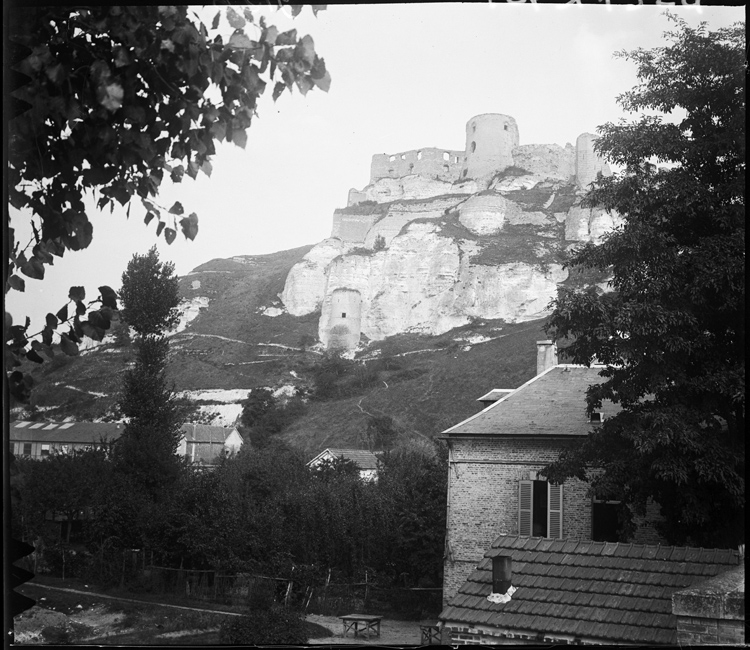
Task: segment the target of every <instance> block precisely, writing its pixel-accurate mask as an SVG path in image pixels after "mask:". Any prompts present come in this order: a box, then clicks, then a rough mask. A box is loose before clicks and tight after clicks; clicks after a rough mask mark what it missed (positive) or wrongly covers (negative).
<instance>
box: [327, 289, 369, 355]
mask: <svg viewBox="0 0 750 650" xmlns="http://www.w3.org/2000/svg"><path fill="white" fill-rule="evenodd" d="M321 316H322V318H321V323H325V324H326V325H325V326H324V327H323V328H321V329H320V331H319V335H320V340H321V341H322V342H323V344H324V345H325V346H326V348H327V349H329V350H353V349H354V348H356V347H357V346H358V345H359V337H360V333H361V331H362V295H361V294H360V292H359V291H357V290H356V289H335V290H334V291H333V292H332V293H331V295H330V297H329V299H327V300H326V301H325V302H324V305H323V313H322V314H321Z"/></svg>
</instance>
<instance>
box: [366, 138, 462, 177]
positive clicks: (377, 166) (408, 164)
mask: <svg viewBox="0 0 750 650" xmlns="http://www.w3.org/2000/svg"><path fill="white" fill-rule="evenodd" d="M463 158H464V152H463V151H451V150H449V149H435V148H433V147H428V148H425V149H414V150H412V151H403V152H401V153H395V154H385V153H381V154H375V155H374V156H373V157H372V163H371V165H370V183H374V182H375V181H376V180H378V179H379V178H401V177H402V176H408V175H410V174H420V175H421V176H427V177H429V178H437V179H439V180H441V181H449V182H453V181H456V180H458V177H459V175H460V174H461V169H462V167H463V163H464V160H463Z"/></svg>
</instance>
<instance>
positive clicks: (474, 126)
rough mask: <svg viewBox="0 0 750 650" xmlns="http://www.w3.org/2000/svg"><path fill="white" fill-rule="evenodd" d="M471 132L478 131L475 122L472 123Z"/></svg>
mask: <svg viewBox="0 0 750 650" xmlns="http://www.w3.org/2000/svg"><path fill="white" fill-rule="evenodd" d="M471 132H472V133H476V132H477V124H476V122H474V124H472V125H471Z"/></svg>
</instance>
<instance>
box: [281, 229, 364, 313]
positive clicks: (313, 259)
mask: <svg viewBox="0 0 750 650" xmlns="http://www.w3.org/2000/svg"><path fill="white" fill-rule="evenodd" d="M348 248H349V246H348V245H347V244H345V243H344V242H342V241H341V240H340V239H324V240H323V241H322V242H320V243H319V244H318V245H317V246H314V247H313V248H312V250H311V251H310V252H309V253H308V254H307V255H305V256H304V257H303V258H302V261H301V262H299V263H298V264H295V265H294V266H293V267H292V270H291V271H289V275H287V278H286V283H285V284H284V290H283V291H282V292H281V301H282V302H283V303H284V306H285V307H286V310H287V311H288V312H289V313H290V314H291V315H292V316H304V315H305V314H311V313H312V312H314V311H317V310H318V309H319V308H320V305H321V303H322V302H323V297H324V296H325V291H326V281H327V275H326V273H327V270H328V266H329V264H330V263H331V260H333V259H334V258H336V257H338V256H339V255H341V254H342V253H343V252H344V251H346V250H348Z"/></svg>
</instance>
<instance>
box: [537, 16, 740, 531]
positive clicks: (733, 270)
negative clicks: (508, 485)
mask: <svg viewBox="0 0 750 650" xmlns="http://www.w3.org/2000/svg"><path fill="white" fill-rule="evenodd" d="M668 17H669V18H670V19H671V20H673V21H674V22H676V23H677V29H676V31H672V32H667V34H666V37H667V39H668V41H669V44H667V45H665V46H663V47H658V48H655V49H653V50H643V49H639V50H636V51H634V52H623V53H620V56H621V57H623V58H625V59H627V60H631V61H634V62H635V63H636V65H637V66H638V77H639V79H640V80H641V83H640V84H639V85H638V86H636V87H635V88H634V89H633V90H631V91H629V92H627V93H625V94H623V95H622V96H621V97H619V98H618V101H619V103H620V104H621V105H622V106H623V108H625V109H626V110H628V111H630V112H636V111H641V110H644V109H646V110H649V111H654V112H661V113H670V112H673V111H675V112H677V113H678V114H679V112H680V111H684V113H685V117H684V118H683V119H682V120H681V121H680V122H679V123H668V122H665V121H664V120H663V117H662V116H661V115H641V117H640V118H639V119H638V120H637V121H635V122H630V123H628V122H626V121H624V120H622V121H621V122H620V123H619V124H611V123H608V124H605V125H603V126H602V127H600V128H599V133H600V138H599V140H598V141H597V143H596V149H597V150H598V152H599V153H601V154H603V155H605V156H606V157H608V158H609V160H610V161H612V162H614V163H617V164H619V165H622V166H624V167H625V171H624V172H622V173H619V174H615V175H613V176H611V177H609V178H600V179H599V180H598V181H597V183H596V184H595V185H594V187H593V189H592V190H591V191H590V192H589V194H588V195H587V197H586V203H587V204H588V205H589V206H603V207H604V208H606V209H607V210H615V211H617V212H619V213H620V214H621V215H622V216H623V217H624V219H625V224H624V226H623V227H622V228H621V229H619V230H617V231H615V232H613V233H612V234H610V235H609V236H608V237H607V238H606V239H605V241H604V242H603V243H602V244H601V246H599V247H596V246H592V245H587V246H584V247H583V248H582V249H580V250H578V251H577V252H575V253H574V254H573V256H572V258H571V260H570V266H571V267H572V268H573V269H576V268H582V269H597V270H601V271H607V272H609V273H610V274H611V276H612V280H611V282H610V284H611V288H612V291H611V292H609V293H606V294H604V295H597V294H596V293H595V292H593V291H584V290H576V289H569V290H565V289H563V290H561V292H560V294H559V296H558V298H557V300H556V301H555V303H554V312H553V314H552V316H551V318H550V319H549V322H548V324H547V330H548V331H549V332H551V333H552V334H553V335H554V336H556V337H564V338H572V339H574V340H573V342H572V343H571V345H570V347H568V348H567V351H566V352H567V353H568V355H569V356H570V357H571V358H572V360H573V361H574V362H576V363H585V364H588V363H590V361H591V360H592V359H593V358H594V357H596V358H597V359H598V360H599V361H600V362H601V363H604V364H606V366H607V367H606V369H605V370H604V371H603V372H602V373H601V374H602V377H603V378H604V381H603V382H602V383H600V384H598V385H596V386H592V387H591V388H590V389H589V391H588V396H587V402H588V409H589V410H590V411H591V410H594V409H596V408H598V407H599V406H600V404H601V402H602V400H605V399H607V400H612V401H614V402H619V403H620V404H621V406H622V407H623V411H622V412H621V413H619V414H618V415H616V416H614V417H610V418H607V419H606V420H605V422H604V424H603V426H602V427H601V428H600V430H599V431H598V432H596V433H595V434H593V435H591V436H589V438H588V439H587V440H586V441H585V442H584V444H583V445H582V446H581V447H580V448H579V449H577V450H576V451H574V452H572V453H569V454H567V455H564V456H563V458H562V459H561V460H560V461H559V462H558V463H555V464H553V465H552V467H551V468H549V470H548V471H549V473H548V476H549V477H550V478H552V479H553V480H561V479H563V478H564V477H566V476H579V477H582V478H584V477H585V478H591V481H592V483H593V485H594V487H595V489H596V490H597V491H598V492H600V493H602V494H609V495H610V496H611V497H612V498H620V499H622V500H623V501H625V502H626V503H630V504H633V505H634V506H636V507H637V508H642V507H643V506H644V504H645V501H646V499H647V498H649V497H651V498H653V499H654V500H655V501H657V502H658V503H659V504H660V505H661V508H662V514H663V515H664V516H665V518H666V524H665V526H664V530H663V532H664V534H665V535H666V536H667V538H668V540H669V541H670V542H672V543H679V544H685V543H690V544H695V545H703V546H715V545H719V546H725V545H730V546H734V545H735V544H737V543H738V542H741V541H742V540H743V539H744V516H743V513H744V504H745V497H744V486H745V483H744V468H745V443H744V436H745V400H744V385H745V361H744V357H745V355H744V332H745V325H744V320H745V313H744V287H745V281H744V259H745V254H744V246H745V243H744V236H745V221H744V219H745V217H744V202H745V201H744V195H745V138H744V129H745V103H744V75H745V49H744V37H745V36H744V27H743V26H742V25H739V24H738V25H735V26H733V27H731V28H726V29H720V30H718V31H716V32H709V31H707V29H706V25H705V24H701V25H700V26H699V27H698V28H697V29H692V28H689V27H688V26H687V25H686V24H685V23H684V22H683V21H682V20H680V19H679V18H676V17H674V16H671V15H669V14H668ZM654 161H655V162H659V163H667V166H666V167H662V168H657V167H656V166H655V165H654V164H653V162H654ZM590 467H598V468H602V469H603V473H602V474H593V475H592V473H591V472H590V471H589V469H588V468H590Z"/></svg>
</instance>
